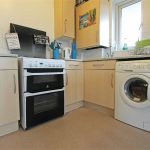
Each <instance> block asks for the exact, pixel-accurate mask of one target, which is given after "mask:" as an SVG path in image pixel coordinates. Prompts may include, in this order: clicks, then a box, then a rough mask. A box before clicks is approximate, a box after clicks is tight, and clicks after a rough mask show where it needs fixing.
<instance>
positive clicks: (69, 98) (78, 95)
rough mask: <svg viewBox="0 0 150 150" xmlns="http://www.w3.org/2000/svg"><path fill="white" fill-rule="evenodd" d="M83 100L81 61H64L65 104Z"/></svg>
mask: <svg viewBox="0 0 150 150" xmlns="http://www.w3.org/2000/svg"><path fill="white" fill-rule="evenodd" d="M80 101H83V63H82V62H76V61H67V62H66V88H65V106H68V105H71V104H75V103H77V102H80Z"/></svg>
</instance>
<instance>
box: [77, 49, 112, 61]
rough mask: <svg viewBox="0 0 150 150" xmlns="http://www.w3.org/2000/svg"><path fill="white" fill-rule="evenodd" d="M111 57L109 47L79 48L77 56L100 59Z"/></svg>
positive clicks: (79, 57)
mask: <svg viewBox="0 0 150 150" xmlns="http://www.w3.org/2000/svg"><path fill="white" fill-rule="evenodd" d="M109 57H111V51H110V49H109V48H107V49H104V48H97V49H91V50H79V51H78V55H77V58H78V59H100V58H109Z"/></svg>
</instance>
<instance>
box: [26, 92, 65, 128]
mask: <svg viewBox="0 0 150 150" xmlns="http://www.w3.org/2000/svg"><path fill="white" fill-rule="evenodd" d="M63 115H64V91H58V92H53V93H47V94H42V95H35V96H30V97H27V98H26V124H27V128H30V127H32V126H35V125H37V124H41V123H43V122H45V121H48V120H51V119H53V118H57V117H60V116H63Z"/></svg>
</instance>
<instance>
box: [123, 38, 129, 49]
mask: <svg viewBox="0 0 150 150" xmlns="http://www.w3.org/2000/svg"><path fill="white" fill-rule="evenodd" d="M122 50H124V51H127V50H128V44H127V39H126V38H125V39H124V45H123V48H122Z"/></svg>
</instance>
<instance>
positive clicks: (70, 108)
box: [65, 101, 84, 113]
mask: <svg viewBox="0 0 150 150" xmlns="http://www.w3.org/2000/svg"><path fill="white" fill-rule="evenodd" d="M83 106H84V102H83V101H79V102H76V103H73V104H70V105H67V106H65V113H67V112H69V111H72V110H74V109H77V108H80V107H83Z"/></svg>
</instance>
